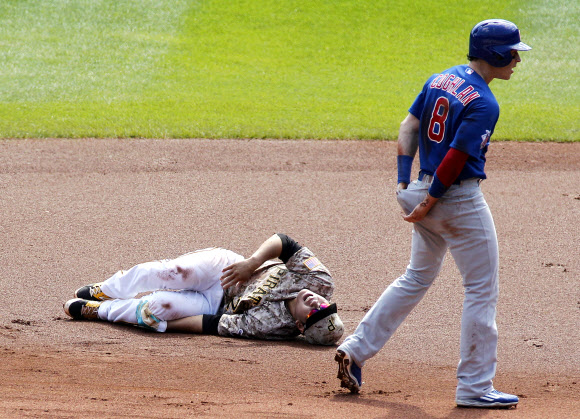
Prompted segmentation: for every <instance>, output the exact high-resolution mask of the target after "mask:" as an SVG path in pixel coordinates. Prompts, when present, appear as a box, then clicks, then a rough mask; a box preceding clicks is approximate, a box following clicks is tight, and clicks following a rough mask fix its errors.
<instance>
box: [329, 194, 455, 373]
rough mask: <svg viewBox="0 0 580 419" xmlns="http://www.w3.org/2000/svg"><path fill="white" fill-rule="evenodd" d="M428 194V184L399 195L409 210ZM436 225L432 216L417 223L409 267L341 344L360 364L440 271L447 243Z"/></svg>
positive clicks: (390, 334)
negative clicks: (437, 230) (431, 218)
mask: <svg viewBox="0 0 580 419" xmlns="http://www.w3.org/2000/svg"><path fill="white" fill-rule="evenodd" d="M425 193H426V187H425V186H423V185H421V184H419V185H417V184H411V185H410V189H408V190H406V191H403V192H402V193H400V194H399V197H398V198H399V203H400V204H401V206H402V207H403V209H404V210H405V211H407V212H409V211H410V210H412V208H414V207H415V205H417V204H418V203H419V202H421V200H422V199H423V198H424V197H425ZM434 226H436V224H434V223H433V222H432V220H430V219H427V220H425V221H424V222H421V223H416V224H415V225H414V228H413V236H412V244H411V260H410V262H409V265H408V266H407V270H406V271H405V273H404V274H403V275H402V276H401V277H399V278H398V279H397V280H395V281H394V282H393V283H392V284H391V285H389V287H387V289H386V290H385V291H384V292H383V294H382V295H381V296H380V298H379V299H378V300H377V302H376V303H375V304H374V305H373V307H372V308H371V309H370V310H369V311H368V312H367V313H366V314H365V316H364V317H363V319H362V321H361V322H360V324H359V325H358V326H357V328H356V330H355V332H354V333H353V334H352V335H351V336H349V337H347V338H346V339H345V341H344V342H343V343H342V344H341V345H340V346H339V348H338V350H342V351H345V352H347V353H348V354H349V355H350V356H351V357H352V358H353V360H354V361H355V362H356V363H357V364H358V365H359V366H361V367H362V366H363V364H364V362H365V361H366V360H367V359H369V358H371V357H372V356H374V355H375V354H376V353H377V352H378V351H379V350H380V349H381V348H382V347H383V346H384V345H385V343H386V342H387V340H388V339H389V338H390V337H391V336H392V334H393V333H394V332H395V330H396V329H397V328H398V327H399V325H400V324H401V323H402V322H403V320H404V319H405V318H406V317H407V316H408V315H409V313H410V312H411V311H412V310H413V308H414V307H415V306H416V305H417V304H418V303H419V301H421V299H422V298H423V296H424V295H425V293H426V292H427V290H428V289H429V287H430V286H431V284H432V283H433V281H434V279H435V278H436V277H437V275H438V274H439V272H440V270H441V266H442V264H443V260H444V258H445V252H446V251H447V245H446V243H445V240H444V239H443V238H442V237H441V236H440V235H439V234H438V233H437V232H436V231H435V230H434V228H433V227H434Z"/></svg>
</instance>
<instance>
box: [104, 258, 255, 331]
mask: <svg viewBox="0 0 580 419" xmlns="http://www.w3.org/2000/svg"><path fill="white" fill-rule="evenodd" d="M243 259H244V257H243V256H240V255H238V254H236V253H234V252H232V251H230V250H226V249H221V248H211V249H204V250H198V251H196V252H192V253H188V254H185V255H183V256H179V257H178V258H176V259H167V260H161V261H155V262H146V263H141V264H139V265H136V266H134V267H132V268H131V269H129V270H128V271H119V272H117V273H116V274H114V275H113V276H111V277H110V278H109V279H107V280H106V281H105V282H104V283H103V284H102V286H101V290H102V291H103V292H104V293H105V294H106V295H108V296H109V297H111V298H113V299H112V300H105V301H103V302H102V304H101V306H100V307H99V318H100V319H102V320H107V321H110V322H124V323H132V324H137V313H136V310H137V306H138V305H139V303H140V302H141V301H143V300H146V301H149V309H150V310H151V312H152V313H153V315H155V316H156V317H157V318H158V319H160V320H161V321H162V323H161V326H160V329H159V331H160V332H164V331H165V328H166V326H167V324H166V321H167V320H175V319H180V318H183V317H188V316H195V315H199V314H216V313H217V312H218V310H219V308H220V303H221V300H222V297H223V289H222V287H221V283H220V280H219V279H220V277H221V275H222V269H223V268H225V267H226V266H229V265H231V264H232V263H234V262H237V261H240V260H243ZM142 293H149V294H147V295H144V296H142V297H141V298H136V297H138V295H139V294H142Z"/></svg>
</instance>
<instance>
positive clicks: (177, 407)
mask: <svg viewBox="0 0 580 419" xmlns="http://www.w3.org/2000/svg"><path fill="white" fill-rule="evenodd" d="M395 155H396V143H395V142H381V141H369V142H367V141H356V142H351V141H270V140H249V141H245V140H235V141H231V140H213V141H212V140H164V141H155V140H91V139H83V140H52V139H48V140H0V191H1V193H0V209H1V215H2V221H1V223H0V231H1V237H2V246H1V249H2V263H1V264H0V377H1V379H0V394H1V397H0V417H14V418H19V417H75V418H76V417H159V418H167V417H187V416H189V417H193V416H207V417H256V416H257V417H279V418H281V417H292V418H295V417H304V418H320V417H323V418H358V417H361V418H362V417H401V418H483V417H485V418H510V419H513V418H526V419H527V418H572V417H577V416H575V415H577V413H578V412H579V411H580V401H579V397H578V395H579V393H580V384H579V379H580V366H579V361H578V360H579V359H580V352H579V348H580V345H579V342H580V339H579V338H580V335H579V329H580V328H579V318H580V295H579V291H578V290H579V278H580V258H579V249H580V242H579V237H580V223H579V219H580V186H579V185H580V159H579V157H578V156H579V155H580V143H563V144H556V143H516V142H513V143H512V142H509V143H501V142H500V143H492V146H491V147H490V151H489V153H488V165H487V172H488V175H489V179H488V180H486V181H485V182H483V184H482V188H483V189H484V192H485V196H486V198H487V200H488V202H489V205H490V207H491V209H492V212H493V214H494V217H495V222H496V227H497V230H498V235H499V244H500V260H501V271H500V274H501V283H500V287H501V293H500V301H499V311H498V318H497V323H498V328H499V333H500V341H499V366H498V371H497V377H496V380H495V384H496V386H497V388H498V389H500V390H503V391H507V392H513V393H515V394H517V395H519V396H520V398H521V402H520V405H519V406H518V408H517V409H515V410H513V409H512V410H509V411H506V410H491V411H489V410H475V409H459V408H456V407H455V405H454V390H455V383H456V380H455V367H456V365H457V361H458V353H459V347H458V344H459V322H460V313H461V302H462V291H463V290H462V286H461V280H460V277H459V273H458V272H457V270H456V268H455V265H454V264H453V261H452V260H451V258H450V257H449V258H448V259H447V261H446V262H445V265H444V269H443V271H442V273H441V275H440V277H439V279H438V280H437V281H436V282H435V284H434V285H433V287H432V289H431V291H430V292H429V293H428V294H427V296H426V297H425V299H424V300H423V301H422V302H421V304H420V305H419V306H418V307H417V308H416V309H415V311H414V312H413V313H412V314H411V315H410V317H409V318H408V319H407V321H406V322H405V323H404V324H403V325H402V326H401V327H400V329H399V330H398V331H397V333H396V334H395V335H394V337H393V338H392V340H391V341H390V342H388V343H387V345H386V346H385V348H383V350H382V351H381V352H380V353H379V354H378V355H377V356H376V357H375V358H373V359H371V360H370V361H369V362H368V363H367V365H366V366H365V368H364V369H363V374H364V375H363V378H364V381H365V385H364V386H363V389H362V392H361V394H360V395H358V396H353V395H350V394H348V393H347V392H346V391H344V390H342V389H340V388H339V386H338V380H336V378H335V377H336V366H335V363H334V361H333V355H334V348H324V347H313V346H310V345H308V344H305V343H303V342H302V341H300V340H299V341H295V342H264V341H254V340H242V339H233V338H223V337H213V336H195V335H180V334H155V333H150V332H147V331H144V330H140V329H137V328H132V327H128V326H122V325H112V324H107V323H103V322H75V321H71V320H69V319H68V318H67V316H66V315H65V314H64V312H63V311H62V304H63V303H64V302H65V301H66V300H67V299H69V298H71V297H72V293H73V292H74V290H75V289H76V288H77V287H79V286H81V285H84V284H87V283H90V282H93V281H99V280H103V279H105V278H107V277H108V276H109V275H111V274H112V273H114V272H115V271H116V270H118V269H122V268H128V267H131V266H132V265H134V264H136V263H139V262H144V261H148V260H153V259H158V258H166V257H173V256H177V255H179V254H182V253H185V252H188V251H190V250H194V249H198V248H203V247H208V246H223V247H227V248H230V249H232V250H235V251H237V252H239V253H242V254H244V255H246V256H248V255H250V254H251V253H252V252H253V250H255V249H256V247H257V246H258V245H259V244H260V243H261V242H262V241H263V240H264V239H265V238H267V237H268V236H269V235H271V234H272V233H274V232H285V233H288V234H289V235H291V236H292V237H294V238H295V239H297V240H298V241H299V242H301V243H303V244H305V245H307V246H308V247H310V248H311V249H312V250H313V251H314V252H315V253H316V254H317V255H318V256H319V258H320V259H321V260H323V261H324V263H325V264H326V265H327V266H328V267H329V269H330V270H331V272H332V273H333V274H334V277H335V279H336V286H337V287H336V293H335V301H336V302H337V303H338V305H339V310H340V314H341V316H342V318H343V320H344V322H345V325H346V333H349V334H350V333H352V332H353V330H354V328H355V327H356V325H357V323H358V322H359V320H360V319H361V318H362V316H363V315H364V313H365V312H366V310H368V308H369V307H370V306H371V305H372V304H373V303H374V301H375V300H376V299H377V298H378V296H379V295H380V294H381V293H382V291H383V290H384V289H385V287H386V286H387V285H388V284H389V283H390V282H391V281H393V280H394V279H395V278H396V277H397V276H399V275H400V274H401V273H402V272H403V271H404V269H405V267H406V265H407V262H408V258H409V251H410V238H411V226H410V225H409V224H407V223H405V222H404V221H402V219H401V216H400V209H399V208H398V206H397V203H396V200H395V197H394V187H395V176H396V167H395V164H396V159H395Z"/></svg>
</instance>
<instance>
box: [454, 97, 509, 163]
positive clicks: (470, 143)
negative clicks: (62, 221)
mask: <svg viewBox="0 0 580 419" xmlns="http://www.w3.org/2000/svg"><path fill="white" fill-rule="evenodd" d="M498 118H499V106H498V105H497V102H495V103H494V102H488V101H484V100H481V101H479V100H476V101H474V102H473V103H472V106H470V107H469V109H466V112H465V115H464V117H463V120H462V122H461V124H460V125H459V127H458V129H457V132H456V134H455V137H454V138H453V141H452V142H451V144H450V146H451V147H453V148H456V149H457V150H459V151H463V152H464V153H467V154H469V155H470V156H472V157H476V158H477V157H478V156H480V154H481V149H483V148H484V147H485V146H487V145H488V143H489V138H490V137H491V134H493V131H494V129H495V124H496V123H497V120H498Z"/></svg>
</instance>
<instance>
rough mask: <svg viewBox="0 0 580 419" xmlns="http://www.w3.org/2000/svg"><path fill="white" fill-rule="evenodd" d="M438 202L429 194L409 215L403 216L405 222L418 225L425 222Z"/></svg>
mask: <svg viewBox="0 0 580 419" xmlns="http://www.w3.org/2000/svg"><path fill="white" fill-rule="evenodd" d="M438 200H439V199H438V198H433V197H432V196H431V195H429V194H427V196H426V197H425V199H424V200H423V201H421V202H420V203H419V204H418V205H417V206H416V207H415V208H414V209H413V211H411V213H410V214H409V215H403V220H405V221H407V222H409V223H416V222H419V221H421V220H423V219H424V218H425V217H426V216H427V214H428V213H429V211H430V210H431V208H433V205H435V204H436V203H437V201H438Z"/></svg>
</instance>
